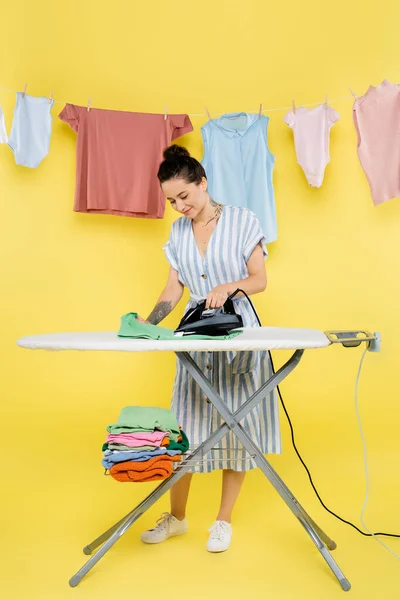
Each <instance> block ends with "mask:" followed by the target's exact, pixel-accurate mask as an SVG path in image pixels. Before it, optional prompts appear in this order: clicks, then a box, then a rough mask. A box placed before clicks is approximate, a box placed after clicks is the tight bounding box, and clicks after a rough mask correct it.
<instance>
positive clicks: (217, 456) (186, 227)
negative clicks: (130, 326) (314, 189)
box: [164, 206, 281, 472]
mask: <svg viewBox="0 0 400 600" xmlns="http://www.w3.org/2000/svg"><path fill="white" fill-rule="evenodd" d="M260 242H261V244H262V246H263V250H264V255H265V257H266V256H267V255H268V254H267V250H266V247H265V237H264V235H263V233H262V230H261V227H260V224H259V222H258V220H257V217H256V216H255V215H254V214H253V213H252V212H251V211H249V210H248V209H246V208H241V207H236V206H224V207H223V210H222V214H221V217H220V219H219V222H218V224H217V226H216V228H215V230H214V232H213V234H212V236H211V239H210V241H209V244H208V247H207V252H206V255H205V258H204V260H203V258H202V256H201V255H200V252H199V250H198V248H197V245H196V242H195V238H194V235H193V230H192V223H191V220H190V219H187V218H186V217H181V218H180V219H177V220H176V221H175V222H174V223H173V226H172V230H171V234H170V238H169V240H168V242H167V243H166V244H165V246H164V251H165V254H166V257H167V260H168V262H169V263H170V265H171V266H172V268H173V269H175V270H176V271H177V272H178V276H179V280H180V281H181V282H182V283H183V284H184V285H185V286H186V287H187V288H189V291H190V296H191V299H190V301H189V303H188V304H187V306H186V309H185V310H188V308H189V307H192V306H195V305H196V304H197V302H198V301H199V300H200V299H203V298H205V297H206V295H207V294H208V292H210V291H211V290H212V289H213V288H214V287H216V286H217V285H221V284H223V283H229V282H232V281H238V280H240V279H245V278H246V277H247V276H248V271H247V266H246V263H247V261H248V259H249V257H250V255H251V253H252V252H253V250H254V248H255V247H256V246H257V244H258V243H260ZM234 302H235V308H236V311H237V312H238V313H240V314H241V315H242V318H243V324H244V326H245V327H258V322H257V319H256V317H255V315H254V313H253V310H252V308H251V306H250V304H249V302H248V300H247V299H246V298H244V297H241V298H235V299H234ZM191 356H192V357H193V359H194V360H195V362H196V363H197V364H198V365H199V367H200V369H201V370H202V371H203V373H204V374H205V375H206V377H207V378H208V379H209V380H210V382H211V383H212V386H213V387H214V389H215V390H216V391H217V392H218V393H219V394H220V395H221V397H222V398H223V399H224V401H225V402H226V404H227V407H228V408H229V410H231V411H232V412H234V411H235V410H237V409H238V408H239V407H240V406H241V405H242V404H243V403H244V402H245V401H246V399H247V398H248V397H249V396H251V395H252V394H253V393H254V392H255V391H256V390H257V389H258V388H259V387H260V386H261V385H262V384H263V383H264V382H265V381H266V379H268V378H269V377H270V375H271V365H270V361H269V358H268V353H267V352H266V351H262V352H234V351H229V352H192V353H191ZM171 408H172V410H173V411H174V412H175V414H176V417H177V420H178V423H179V424H180V425H181V426H182V428H183V429H184V431H185V432H186V434H187V436H188V438H189V441H190V448H191V449H194V448H196V447H197V446H198V445H199V444H201V442H203V441H204V440H205V439H207V438H208V437H209V436H210V434H211V433H212V432H213V431H215V430H216V429H217V428H218V427H219V425H220V424H221V423H222V419H221V417H220V416H219V415H218V413H217V412H216V410H215V409H214V407H213V406H212V404H211V403H210V402H209V401H208V400H207V398H206V397H205V395H204V393H203V392H202V391H201V390H200V388H199V386H198V385H197V384H196V382H195V381H194V380H193V379H192V377H191V376H190V375H189V374H188V372H187V371H186V369H185V368H184V367H183V366H182V365H181V363H180V361H179V359H177V363H176V376H175V383H174V388H173V395H172V404H171ZM242 425H243V427H244V429H245V430H246V431H247V433H248V434H249V435H250V436H251V438H252V439H253V440H254V442H255V443H256V444H257V446H258V447H259V448H260V449H261V450H262V452H264V453H265V454H268V453H273V454H279V453H280V452H281V437H280V429H279V414H278V406H277V398H276V393H275V392H272V393H270V394H269V395H268V396H267V397H266V398H264V399H263V401H262V402H260V403H259V404H258V406H257V407H256V408H254V409H253V410H252V412H251V413H250V414H248V415H247V416H246V418H245V419H244V420H243V421H242ZM255 467H256V464H255V463H254V461H253V460H252V459H251V458H249V457H248V456H247V452H246V450H245V449H244V448H243V446H242V445H241V443H240V442H239V441H238V440H237V439H236V437H235V436H234V435H233V433H232V432H229V433H228V434H227V435H226V436H225V438H223V439H222V440H221V441H220V442H219V444H218V445H217V446H216V448H215V449H214V450H212V451H211V452H209V453H208V454H207V456H206V457H205V460H204V461H203V462H202V463H200V464H198V465H197V466H196V467H194V468H193V472H210V471H213V470H214V469H234V470H235V471H248V470H250V469H253V468H255Z"/></svg>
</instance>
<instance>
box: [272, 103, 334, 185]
mask: <svg viewBox="0 0 400 600" xmlns="http://www.w3.org/2000/svg"><path fill="white" fill-rule="evenodd" d="M339 119H340V116H339V115H338V113H337V112H336V111H335V110H333V108H332V107H331V106H325V104H320V105H319V106H316V107H315V108H304V107H303V106H301V107H299V108H297V109H296V112H294V111H293V110H290V111H289V112H288V113H287V114H286V115H285V117H284V119H283V120H284V121H285V123H286V124H287V125H289V127H290V128H291V129H292V130H293V136H294V144H295V149H296V156H297V162H298V164H299V165H300V166H301V168H302V169H303V171H304V174H305V176H306V178H307V181H308V183H309V184H310V185H311V186H312V187H315V188H318V187H321V185H322V182H323V180H324V175H325V168H326V165H327V164H328V163H329V161H330V152H329V137H330V130H331V127H332V125H333V124H334V123H336V121H338V120H339Z"/></svg>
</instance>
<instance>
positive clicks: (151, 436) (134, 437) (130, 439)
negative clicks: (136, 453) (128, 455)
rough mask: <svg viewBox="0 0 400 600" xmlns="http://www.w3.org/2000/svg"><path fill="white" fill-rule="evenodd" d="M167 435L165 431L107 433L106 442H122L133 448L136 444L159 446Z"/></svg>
mask: <svg viewBox="0 0 400 600" xmlns="http://www.w3.org/2000/svg"><path fill="white" fill-rule="evenodd" d="M166 437H168V433H166V432H165V431H151V432H150V431H149V432H146V431H143V432H141V431H138V432H136V433H109V434H108V435H107V440H106V441H107V443H109V444H124V446H130V447H131V448H135V447H136V446H156V447H157V448H159V447H160V446H161V442H162V441H163V440H164V439H165V438H166Z"/></svg>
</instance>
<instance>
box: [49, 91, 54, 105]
mask: <svg viewBox="0 0 400 600" xmlns="http://www.w3.org/2000/svg"><path fill="white" fill-rule="evenodd" d="M52 102H53V90H51V91H50V98H49V104H51V103H52Z"/></svg>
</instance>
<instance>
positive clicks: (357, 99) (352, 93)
mask: <svg viewBox="0 0 400 600" xmlns="http://www.w3.org/2000/svg"><path fill="white" fill-rule="evenodd" d="M349 90H350V92H351V93H352V95H353V96H354V98H355V99H356V100H358V98H357V96H356V94H355V93H354V92H353V90H352V89H351V88H349Z"/></svg>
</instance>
